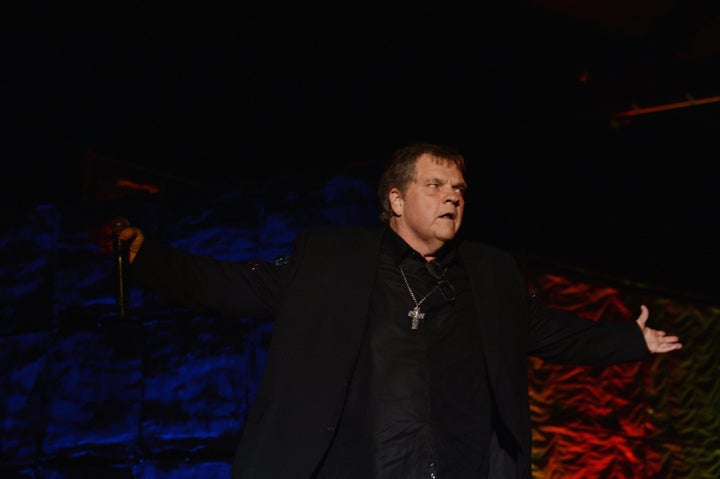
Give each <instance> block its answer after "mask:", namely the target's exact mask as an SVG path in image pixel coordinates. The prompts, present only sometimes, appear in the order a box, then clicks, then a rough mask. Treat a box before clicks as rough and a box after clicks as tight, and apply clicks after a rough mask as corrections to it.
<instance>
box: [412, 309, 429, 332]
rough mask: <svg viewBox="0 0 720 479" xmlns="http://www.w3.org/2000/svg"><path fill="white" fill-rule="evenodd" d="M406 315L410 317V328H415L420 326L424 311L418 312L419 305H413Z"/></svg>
mask: <svg viewBox="0 0 720 479" xmlns="http://www.w3.org/2000/svg"><path fill="white" fill-rule="evenodd" d="M408 317H410V318H412V320H411V321H410V329H412V330H416V329H418V328H419V327H420V320H421V319H423V318H424V317H425V313H421V312H420V306H415V308H413V309H411V310H410V311H408Z"/></svg>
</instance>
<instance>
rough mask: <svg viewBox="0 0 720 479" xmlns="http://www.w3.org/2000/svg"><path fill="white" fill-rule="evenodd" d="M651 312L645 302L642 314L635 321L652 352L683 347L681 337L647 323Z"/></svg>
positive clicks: (663, 351)
mask: <svg viewBox="0 0 720 479" xmlns="http://www.w3.org/2000/svg"><path fill="white" fill-rule="evenodd" d="M649 317H650V312H649V311H648V308H647V306H645V305H644V304H643V305H641V306H640V316H638V318H637V320H635V322H636V323H637V324H638V326H640V329H641V330H642V333H643V337H644V338H645V344H646V345H647V348H648V349H649V350H650V352H651V353H669V352H670V351H675V350H676V349H680V348H682V343H681V342H680V338H679V337H677V336H668V335H667V334H666V333H665V331H660V330H657V329H652V328H650V327H648V326H647V325H646V323H647V320H648V318H649Z"/></svg>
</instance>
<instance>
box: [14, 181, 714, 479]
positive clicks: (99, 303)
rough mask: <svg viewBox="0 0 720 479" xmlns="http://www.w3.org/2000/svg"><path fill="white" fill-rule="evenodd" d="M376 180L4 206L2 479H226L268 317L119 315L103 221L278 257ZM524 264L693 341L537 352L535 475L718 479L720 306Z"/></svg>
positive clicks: (571, 298)
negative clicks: (587, 356)
mask: <svg viewBox="0 0 720 479" xmlns="http://www.w3.org/2000/svg"><path fill="white" fill-rule="evenodd" d="M371 185H374V183H373V182H370V181H368V179H367V178H365V177H363V176H362V175H360V176H353V175H342V174H340V175H337V176H334V177H332V178H330V179H327V180H322V181H320V180H318V181H314V182H313V181H310V182H307V181H288V182H287V184H284V183H283V182H282V181H280V182H277V181H276V182H272V183H270V182H261V183H252V182H247V183H243V184H240V185H234V186H224V187H217V188H205V189H203V188H199V189H192V190H191V191H187V190H184V191H183V190H182V189H180V190H175V191H173V190H170V191H167V190H166V191H162V192H157V189H155V188H149V187H142V185H137V184H134V185H130V186H132V188H130V189H129V190H128V191H125V192H124V193H122V194H121V193H118V192H115V193H113V194H106V195H105V196H102V195H96V196H93V197H91V198H87V199H84V200H82V201H78V202H76V203H72V202H70V203H66V204H61V205H58V204H47V205H37V206H36V207H35V208H32V209H30V210H25V211H10V212H7V211H6V212H4V213H2V215H3V217H2V220H3V221H2V224H3V228H4V233H3V235H2V237H1V238H2V239H0V241H2V246H3V247H2V248H1V249H0V256H1V257H2V269H1V271H2V275H1V276H0V295H1V297H0V300H1V301H0V314H1V321H0V360H1V361H2V365H3V367H2V370H1V371H0V411H2V423H1V426H0V427H1V429H0V434H1V435H2V449H1V451H0V477H2V478H4V479H15V478H18V479H19V478H37V479H61V478H62V479H64V478H73V479H76V478H93V479H96V478H98V477H102V478H103V479H114V478H146V479H156V478H157V479H161V478H162V479H164V478H193V479H197V478H203V479H211V478H222V479H224V478H226V477H228V475H229V469H230V462H231V459H232V453H233V450H234V447H235V445H236V443H237V441H238V439H239V436H240V433H241V431H242V428H243V424H244V415H245V413H246V411H247V408H248V404H249V403H250V401H251V400H252V399H253V395H254V393H255V390H256V388H257V384H258V381H259V378H260V374H261V370H262V367H263V363H264V359H265V356H264V355H265V351H266V347H267V344H268V340H269V337H270V335H271V334H272V324H268V323H261V322H257V321H254V320H250V319H247V318H235V319H229V318H216V317H206V316H199V315H196V314H193V313H191V312H188V311H185V310H182V309H178V308H176V307H173V306H172V305H169V304H167V303H165V302H163V300H162V298H158V297H154V296H153V295H152V294H149V293H147V292H144V291H140V290H138V289H136V288H133V287H132V284H130V285H128V288H127V289H128V291H129V296H130V308H129V314H128V317H127V318H126V319H124V320H123V319H120V318H119V317H118V314H117V310H116V307H115V299H114V291H115V280H114V274H113V262H112V258H111V257H109V256H107V255H104V254H102V253H101V252H100V250H99V247H98V244H97V242H96V238H97V234H98V231H97V228H98V227H99V226H100V225H101V224H102V223H103V222H104V221H106V220H108V219H110V218H112V217H114V216H116V215H121V216H126V217H128V218H129V219H130V220H131V221H132V222H133V223H134V224H137V225H139V226H141V227H142V228H143V229H144V230H145V232H146V234H147V235H150V236H153V237H156V238H158V239H160V240H163V241H166V242H168V243H171V244H173V245H175V246H178V247H180V248H184V249H186V250H189V251H192V252H196V253H201V254H207V255H211V256H215V257H218V258H223V259H228V260H234V261H240V260H249V259H264V260H269V259H272V258H274V257H275V256H277V255H279V254H282V253H284V252H287V251H288V249H289V248H290V244H291V242H292V239H293V238H294V236H295V234H296V233H297V232H298V230H299V229H300V228H303V227H308V226H317V225H326V224H373V223H375V221H376V209H375V204H376V203H375V199H374V186H371ZM126 186H127V185H126ZM518 259H519V260H520V264H521V266H522V267H523V269H524V271H525V272H526V275H527V279H528V282H529V284H530V285H531V287H532V288H533V289H534V290H535V291H536V292H537V294H538V295H539V296H540V297H541V298H542V299H543V300H545V301H547V302H548V303H550V304H553V305H555V306H558V307H561V308H563V309H567V310H570V311H574V312H577V313H579V314H581V315H583V316H585V317H588V318H591V319H596V318H599V317H601V316H602V317H604V318H606V319H607V320H610V321H632V320H634V318H635V317H636V316H637V314H638V312H639V305H640V304H641V303H643V302H644V303H646V304H647V305H648V306H649V307H650V310H651V323H652V324H653V325H654V326H656V327H661V328H664V329H667V330H670V331H673V332H677V333H678V334H680V335H681V337H682V338H683V342H684V343H685V349H683V350H681V351H679V352H676V353H674V354H671V355H666V356H659V357H656V358H654V360H652V361H649V362H645V363H628V364H623V365H617V366H613V367H610V368H606V369H600V368H583V367H567V366H554V365H548V364H544V363H542V362H540V361H536V360H533V359H530V360H529V361H528V369H529V374H530V388H531V398H532V418H533V421H534V429H533V434H534V450H533V469H534V477H535V478H536V479H559V478H562V479H574V478H577V479H590V478H608V479H610V478H612V479H618V478H631V479H641V478H647V479H649V478H663V479H672V478H693V479H702V478H707V479H716V478H718V477H720V456H718V451H720V442H719V439H718V434H717V433H718V431H719V430H720V424H719V422H718V421H719V420H718V417H720V414H718V413H719V412H720V388H719V387H718V384H717V376H718V372H719V370H718V364H720V352H719V351H720V349H719V348H717V347H716V339H717V338H718V337H719V336H718V329H719V328H720V301H717V302H713V301H708V300H699V299H692V298H688V297H682V296H680V295H679V294H673V293H668V292H666V291H658V290H654V289H653V288H651V287H648V286H646V285H638V284H633V283H631V282H629V281H626V280H621V279H608V278H605V277H601V276H599V275H595V274H593V273H592V272H588V271H583V270H579V269H573V268H569V267H566V266H562V265H556V264H553V263H550V262H546V261H542V260H540V259H537V258H529V257H522V256H520V255H519V256H518ZM299 400H301V398H299ZM278 460H282V459H281V458H278Z"/></svg>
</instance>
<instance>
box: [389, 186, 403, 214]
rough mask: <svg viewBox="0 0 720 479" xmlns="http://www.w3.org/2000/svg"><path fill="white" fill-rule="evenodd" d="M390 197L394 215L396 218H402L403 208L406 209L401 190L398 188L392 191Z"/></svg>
mask: <svg viewBox="0 0 720 479" xmlns="http://www.w3.org/2000/svg"><path fill="white" fill-rule="evenodd" d="M388 197H389V200H390V206H391V207H392V210H393V214H395V216H402V213H403V208H404V207H405V200H403V197H402V193H401V192H400V190H399V189H397V188H393V189H391V190H390V193H389V194H388Z"/></svg>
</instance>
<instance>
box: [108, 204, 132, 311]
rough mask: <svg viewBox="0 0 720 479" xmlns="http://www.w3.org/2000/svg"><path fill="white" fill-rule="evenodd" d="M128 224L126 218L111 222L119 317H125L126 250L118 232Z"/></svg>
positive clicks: (126, 305) (126, 300) (126, 302)
mask: <svg viewBox="0 0 720 479" xmlns="http://www.w3.org/2000/svg"><path fill="white" fill-rule="evenodd" d="M128 226H130V222H129V221H128V220H127V218H116V219H114V220H113V223H112V238H113V258H114V259H115V261H114V270H115V302H116V304H117V307H118V315H119V316H120V319H125V318H126V317H127V307H128V299H127V298H126V296H125V286H126V284H125V282H126V281H125V279H126V275H127V273H126V271H125V263H126V262H127V251H126V249H125V247H124V246H123V244H122V241H120V232H121V231H122V230H124V229H125V228H127V227H128Z"/></svg>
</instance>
